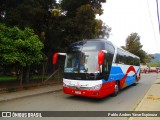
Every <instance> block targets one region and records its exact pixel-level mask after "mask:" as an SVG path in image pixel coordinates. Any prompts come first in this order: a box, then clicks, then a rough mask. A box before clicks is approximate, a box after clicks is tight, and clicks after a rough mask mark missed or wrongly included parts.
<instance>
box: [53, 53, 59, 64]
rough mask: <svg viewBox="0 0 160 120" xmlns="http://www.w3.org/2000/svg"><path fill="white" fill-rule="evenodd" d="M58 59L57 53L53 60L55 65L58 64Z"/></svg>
mask: <svg viewBox="0 0 160 120" xmlns="http://www.w3.org/2000/svg"><path fill="white" fill-rule="evenodd" d="M57 58H58V53H55V54H54V55H53V58H52V60H53V64H54V65H55V64H56V63H57Z"/></svg>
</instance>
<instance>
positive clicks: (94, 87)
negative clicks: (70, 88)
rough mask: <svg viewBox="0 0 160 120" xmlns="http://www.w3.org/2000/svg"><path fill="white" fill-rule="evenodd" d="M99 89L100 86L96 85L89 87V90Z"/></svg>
mask: <svg viewBox="0 0 160 120" xmlns="http://www.w3.org/2000/svg"><path fill="white" fill-rule="evenodd" d="M101 87H102V85H101V84H98V85H95V86H93V87H91V90H99V89H100V88H101Z"/></svg>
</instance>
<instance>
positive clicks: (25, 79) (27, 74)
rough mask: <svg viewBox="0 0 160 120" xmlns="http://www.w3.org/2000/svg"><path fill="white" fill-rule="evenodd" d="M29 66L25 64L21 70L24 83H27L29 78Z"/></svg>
mask: <svg viewBox="0 0 160 120" xmlns="http://www.w3.org/2000/svg"><path fill="white" fill-rule="evenodd" d="M29 73H30V66H26V67H25V68H24V71H23V79H24V82H25V83H29V79H30V74H29Z"/></svg>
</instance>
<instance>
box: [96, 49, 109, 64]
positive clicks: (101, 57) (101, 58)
mask: <svg viewBox="0 0 160 120" xmlns="http://www.w3.org/2000/svg"><path fill="white" fill-rule="evenodd" d="M105 53H107V51H106V50H101V51H100V52H99V53H98V64H99V65H103V63H104V56H105Z"/></svg>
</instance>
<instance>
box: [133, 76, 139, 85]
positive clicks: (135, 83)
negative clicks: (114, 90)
mask: <svg viewBox="0 0 160 120" xmlns="http://www.w3.org/2000/svg"><path fill="white" fill-rule="evenodd" d="M137 84H138V79H137V78H136V80H135V81H134V83H133V86H136V85H137Z"/></svg>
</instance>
